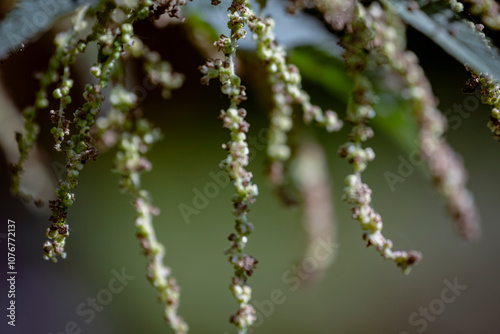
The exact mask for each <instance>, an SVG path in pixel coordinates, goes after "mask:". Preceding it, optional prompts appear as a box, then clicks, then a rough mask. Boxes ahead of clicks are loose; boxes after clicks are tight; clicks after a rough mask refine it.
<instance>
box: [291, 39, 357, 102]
mask: <svg viewBox="0 0 500 334" xmlns="http://www.w3.org/2000/svg"><path fill="white" fill-rule="evenodd" d="M289 59H290V63H291V64H294V65H295V66H297V67H298V68H299V69H300V75H301V76H302V77H303V78H304V79H306V80H308V81H310V82H313V83H316V84H319V85H321V86H322V87H324V88H325V89H326V90H327V91H328V92H329V93H331V94H332V95H333V96H335V97H337V98H338V99H339V100H342V101H347V97H348V96H349V94H350V92H351V90H352V80H351V78H350V77H349V76H348V75H347V74H346V72H345V67H344V62H343V61H342V60H341V59H340V58H337V57H334V56H332V55H330V54H329V53H327V52H325V51H322V50H320V49H318V48H315V47H313V46H299V47H295V48H294V49H292V50H291V51H290V55H289Z"/></svg>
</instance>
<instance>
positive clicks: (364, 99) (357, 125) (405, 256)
mask: <svg viewBox="0 0 500 334" xmlns="http://www.w3.org/2000/svg"><path fill="white" fill-rule="evenodd" d="M367 20H369V17H368V14H367V12H366V10H365V8H364V7H363V6H361V5H358V8H357V9H356V20H355V21H354V22H352V24H351V27H350V28H349V29H350V31H351V33H350V34H346V35H345V36H344V38H343V39H342V41H341V46H342V47H343V48H344V49H345V51H344V55H343V56H344V59H345V63H346V69H347V72H348V74H350V75H351V76H352V77H353V82H354V87H353V92H352V96H351V98H350V101H349V106H348V108H347V115H346V121H347V122H349V123H351V124H353V128H352V130H351V134H350V136H349V141H348V142H347V143H346V144H344V145H343V146H341V148H340V149H339V154H340V156H341V157H343V158H346V159H347V161H348V162H349V163H350V164H351V165H352V166H353V169H354V173H353V174H351V175H349V176H347V178H346V181H345V182H346V187H345V188H344V197H343V198H344V200H345V201H347V202H348V203H349V204H350V205H351V209H352V217H353V218H354V219H356V220H358V221H359V222H360V223H361V227H362V228H363V230H365V231H366V233H365V234H364V235H363V239H364V240H366V242H367V246H371V245H373V246H374V247H375V249H376V250H377V251H378V252H379V253H380V255H381V256H382V257H384V258H385V259H390V260H393V261H394V262H395V263H396V264H397V265H398V267H400V268H401V269H402V270H403V272H404V273H408V272H409V271H410V270H411V268H412V267H413V266H414V265H415V264H416V263H418V262H419V261H420V260H421V258H422V254H420V253H419V252H416V251H410V252H405V251H393V250H392V247H393V244H392V242H391V240H389V239H386V238H385V237H384V236H383V234H382V228H383V223H382V218H381V216H380V214H378V213H377V212H376V211H375V210H374V209H373V207H372V206H371V205H370V203H371V194H372V190H371V189H370V188H369V187H368V185H367V184H365V183H363V181H362V179H361V173H362V172H363V171H364V170H365V169H366V167H367V164H368V162H369V161H371V160H373V159H374V158H375V153H374V152H373V150H372V149H371V148H370V147H368V148H363V146H362V143H363V142H365V141H367V140H368V139H370V138H371V137H373V130H372V128H370V126H369V120H370V119H371V118H373V117H375V110H374V109H373V104H374V96H373V91H372V88H371V83H370V82H369V80H368V79H367V78H366V77H365V76H364V74H363V70H364V69H365V68H366V67H367V65H368V61H369V60H368V57H370V53H369V51H367V50H369V49H370V43H372V41H373V37H374V35H373V31H372V30H371V28H370V25H369V24H368V23H367Z"/></svg>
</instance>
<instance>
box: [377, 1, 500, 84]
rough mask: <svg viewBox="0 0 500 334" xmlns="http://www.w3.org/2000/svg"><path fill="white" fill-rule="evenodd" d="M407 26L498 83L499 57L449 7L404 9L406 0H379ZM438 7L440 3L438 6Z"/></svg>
mask: <svg viewBox="0 0 500 334" xmlns="http://www.w3.org/2000/svg"><path fill="white" fill-rule="evenodd" d="M381 1H382V2H383V3H384V4H386V5H387V6H388V7H391V8H393V9H394V10H395V11H396V12H397V13H398V15H399V16H401V18H402V19H403V20H404V21H406V22H407V23H408V24H410V25H411V26H413V27H414V28H415V29H417V30H419V31H420V32H422V33H423V34H425V35H427V37H429V38H430V39H432V40H433V41H434V42H435V43H436V44H437V45H439V46H440V47H441V48H442V49H443V50H445V51H446V52H447V53H449V54H450V55H451V56H453V57H455V58H456V59H457V60H458V61H460V62H461V63H463V64H467V65H468V66H469V67H471V68H472V69H474V70H475V71H476V72H478V73H488V74H490V75H492V76H493V77H494V78H495V79H496V80H497V81H500V66H498V62H499V61H500V54H499V51H498V49H497V48H496V47H495V46H493V45H487V44H488V42H487V41H485V40H484V39H483V38H482V37H481V35H480V34H479V33H478V32H477V31H476V30H475V29H472V28H471V26H470V23H471V22H467V21H465V20H462V19H460V18H459V17H458V16H457V15H456V14H455V13H453V11H452V10H451V9H449V8H440V10H435V6H437V5H440V4H439V3H437V4H436V5H435V4H434V3H430V4H429V5H428V6H425V7H421V8H420V9H418V8H412V9H411V10H410V9H408V6H409V2H410V1H407V0H381ZM441 5H442V4H441Z"/></svg>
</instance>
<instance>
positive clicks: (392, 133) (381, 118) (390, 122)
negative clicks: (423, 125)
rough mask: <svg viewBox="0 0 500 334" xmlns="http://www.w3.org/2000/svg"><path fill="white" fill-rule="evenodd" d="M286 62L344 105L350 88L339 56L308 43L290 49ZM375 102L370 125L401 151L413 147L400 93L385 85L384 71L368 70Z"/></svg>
mask: <svg viewBox="0 0 500 334" xmlns="http://www.w3.org/2000/svg"><path fill="white" fill-rule="evenodd" d="M290 62H291V63H292V64H295V65H296V66H297V67H298V68H299V69H300V73H301V75H302V77H303V78H304V80H306V81H309V82H312V83H315V84H317V85H320V86H321V87H322V88H323V89H324V91H325V92H327V93H328V94H329V95H331V96H333V97H335V98H337V99H338V100H339V101H342V102H343V103H344V104H347V99H348V97H349V94H351V91H352V80H351V78H350V77H349V76H348V75H347V73H346V72H345V67H344V63H343V61H342V60H341V59H339V58H337V57H334V56H332V55H330V54H328V53H327V52H325V51H322V50H319V49H317V48H314V47H311V46H301V47H296V48H294V49H293V50H292V51H291V52H290ZM367 75H368V76H369V79H370V80H371V82H372V83H373V85H374V90H375V93H376V95H377V96H378V101H377V103H376V105H375V106H374V109H375V111H376V112H377V116H376V117H375V118H374V119H373V120H372V122H371V123H372V125H373V126H374V127H375V128H376V129H378V130H379V131H381V132H383V133H384V134H385V135H387V136H388V137H390V138H391V139H392V140H393V141H394V143H396V145H398V146H399V148H400V149H402V150H403V151H405V152H411V151H413V150H415V139H416V138H417V127H416V124H415V120H414V119H413V117H412V116H411V114H410V113H409V112H407V110H409V106H408V105H407V103H406V102H405V101H404V100H403V98H402V97H401V94H400V93H401V92H399V91H393V90H391V88H389V87H388V86H387V85H386V84H385V81H384V80H385V78H386V75H387V73H386V72H384V73H378V72H375V71H372V72H368V73H367Z"/></svg>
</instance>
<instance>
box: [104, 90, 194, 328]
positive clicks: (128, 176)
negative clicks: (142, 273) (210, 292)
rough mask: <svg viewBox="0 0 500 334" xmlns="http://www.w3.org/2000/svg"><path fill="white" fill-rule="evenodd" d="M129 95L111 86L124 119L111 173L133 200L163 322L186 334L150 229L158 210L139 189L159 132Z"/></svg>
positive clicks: (172, 286)
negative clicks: (118, 177) (115, 175)
mask: <svg viewBox="0 0 500 334" xmlns="http://www.w3.org/2000/svg"><path fill="white" fill-rule="evenodd" d="M132 96H133V94H132V93H130V92H128V91H126V90H125V89H124V88H123V87H122V86H116V87H114V88H113V91H112V92H111V95H110V99H111V101H112V104H113V105H112V107H113V108H114V109H115V110H119V112H120V113H121V114H122V119H126V120H127V121H126V122H125V123H124V126H123V127H122V128H121V131H122V132H121V134H120V135H119V138H118V152H117V153H116V158H115V166H114V171H115V172H117V173H119V174H120V188H121V189H122V190H123V191H124V192H126V193H128V194H130V195H132V196H133V197H134V201H133V205H134V207H135V209H136V211H137V217H136V219H135V225H136V226H137V229H138V232H137V238H138V239H139V241H140V245H141V248H142V250H143V253H144V255H145V256H146V257H147V259H148V265H147V269H148V273H147V278H148V280H149V281H150V282H151V284H152V285H153V286H154V287H155V288H156V290H157V291H158V295H159V299H160V300H161V302H162V303H163V304H164V317H165V321H166V323H167V324H168V325H169V326H170V327H171V328H172V329H173V330H174V332H175V333H177V334H184V333H187V332H188V326H187V324H186V323H185V322H184V320H183V318H182V317H181V316H179V315H178V313H177V311H178V308H179V301H180V288H179V286H178V285H177V282H176V280H175V278H173V277H172V275H171V270H170V268H168V267H166V266H165V265H164V264H163V258H164V256H165V247H164V246H163V245H162V244H161V243H160V242H159V241H158V240H157V238H156V233H155V229H154V227H153V216H157V215H158V214H159V213H160V211H159V209H158V208H156V207H154V206H153V205H152V204H151V196H150V194H149V192H148V191H146V190H144V189H142V188H141V177H140V174H141V173H142V172H144V171H150V170H151V168H152V165H151V162H149V161H148V160H147V159H146V158H145V156H144V155H145V154H146V153H147V151H148V150H149V149H150V147H151V145H152V144H153V143H155V142H156V141H157V140H158V139H159V138H160V131H159V129H157V128H153V127H152V126H151V124H150V123H149V122H148V121H147V120H145V119H143V118H142V117H141V111H140V110H138V109H134V108H135V103H134V102H135V100H136V99H133V98H131V97H132ZM110 124H112V123H110ZM125 124H128V126H127V125H125Z"/></svg>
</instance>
